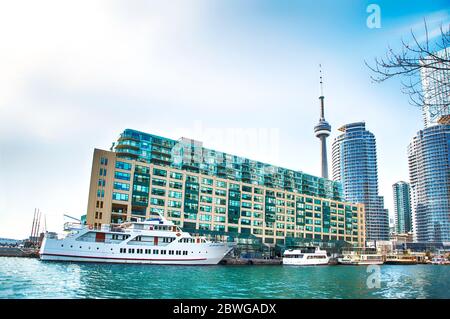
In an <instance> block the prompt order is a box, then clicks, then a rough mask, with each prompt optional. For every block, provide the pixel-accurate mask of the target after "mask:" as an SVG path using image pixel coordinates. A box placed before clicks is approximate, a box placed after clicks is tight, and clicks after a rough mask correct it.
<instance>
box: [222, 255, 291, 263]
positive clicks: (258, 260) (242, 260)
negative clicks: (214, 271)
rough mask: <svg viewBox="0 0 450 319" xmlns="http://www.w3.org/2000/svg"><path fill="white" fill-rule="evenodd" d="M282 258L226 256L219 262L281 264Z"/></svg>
mask: <svg viewBox="0 0 450 319" xmlns="http://www.w3.org/2000/svg"><path fill="white" fill-rule="evenodd" d="M282 263H283V261H282V260H281V259H263V258H233V257H226V258H224V259H222V261H221V262H220V263H219V264H220V265H281V264H282Z"/></svg>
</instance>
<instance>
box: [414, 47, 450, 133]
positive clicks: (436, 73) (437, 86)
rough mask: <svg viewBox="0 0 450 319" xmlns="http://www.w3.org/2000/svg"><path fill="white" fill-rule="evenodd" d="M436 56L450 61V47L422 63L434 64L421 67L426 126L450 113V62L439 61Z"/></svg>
mask: <svg viewBox="0 0 450 319" xmlns="http://www.w3.org/2000/svg"><path fill="white" fill-rule="evenodd" d="M436 57H440V58H443V59H446V60H447V61H450V48H446V49H443V50H440V51H438V52H436V53H435V57H434V56H429V57H427V58H425V59H423V60H422V63H427V64H433V67H432V68H422V69H421V80H422V91H423V97H424V105H423V107H422V113H423V121H424V125H425V127H429V126H431V125H436V124H438V121H439V119H440V118H441V117H442V116H444V115H450V63H448V62H447V63H444V62H442V61H439V60H438V59H437V58H436Z"/></svg>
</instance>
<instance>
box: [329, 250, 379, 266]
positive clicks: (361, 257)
mask: <svg viewBox="0 0 450 319" xmlns="http://www.w3.org/2000/svg"><path fill="white" fill-rule="evenodd" d="M338 262H339V264H342V265H382V264H383V263H384V261H383V256H382V255H381V254H377V253H369V252H356V251H349V252H344V253H343V256H342V257H341V258H338Z"/></svg>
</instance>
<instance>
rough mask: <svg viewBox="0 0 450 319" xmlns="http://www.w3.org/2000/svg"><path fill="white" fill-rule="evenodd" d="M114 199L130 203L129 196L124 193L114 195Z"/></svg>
mask: <svg viewBox="0 0 450 319" xmlns="http://www.w3.org/2000/svg"><path fill="white" fill-rule="evenodd" d="M112 198H113V199H114V200H121V201H128V194H123V193H113V194H112Z"/></svg>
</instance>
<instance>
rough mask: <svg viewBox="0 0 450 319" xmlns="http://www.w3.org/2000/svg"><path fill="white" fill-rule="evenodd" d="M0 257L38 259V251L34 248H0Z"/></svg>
mask: <svg viewBox="0 0 450 319" xmlns="http://www.w3.org/2000/svg"><path fill="white" fill-rule="evenodd" d="M0 257H28V258H38V257H39V251H38V250H37V249H34V248H18V247H0Z"/></svg>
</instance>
